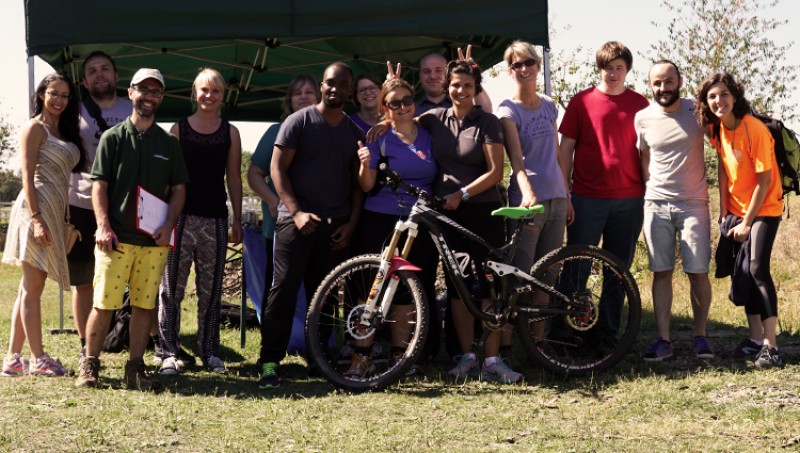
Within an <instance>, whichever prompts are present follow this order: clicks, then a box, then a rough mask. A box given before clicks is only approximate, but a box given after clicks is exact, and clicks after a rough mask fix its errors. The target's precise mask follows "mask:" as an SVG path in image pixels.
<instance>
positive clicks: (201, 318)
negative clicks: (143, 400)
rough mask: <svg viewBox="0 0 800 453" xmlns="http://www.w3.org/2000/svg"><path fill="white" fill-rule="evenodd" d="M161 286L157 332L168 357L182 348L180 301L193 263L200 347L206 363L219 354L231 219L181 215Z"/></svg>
mask: <svg viewBox="0 0 800 453" xmlns="http://www.w3.org/2000/svg"><path fill="white" fill-rule="evenodd" d="M176 228H177V231H176V238H175V242H176V243H175V249H174V250H170V252H169V256H168V257H167V266H166V269H165V271H164V277H163V278H162V280H161V287H160V288H159V293H160V294H159V304H158V331H159V337H160V338H159V342H160V343H161V348H162V350H163V353H164V355H165V356H169V355H175V354H177V353H178V349H179V348H180V341H179V339H178V332H179V331H180V325H181V301H183V296H184V293H185V291H186V282H187V280H188V279H189V270H190V269H191V267H192V263H194V267H195V286H196V288H197V347H198V348H199V350H200V357H201V358H202V359H203V362H204V363H205V362H206V360H207V359H208V358H209V357H211V356H215V357H216V356H218V355H219V323H220V320H219V318H220V314H219V309H220V299H221V297H222V278H223V276H224V273H225V254H226V251H227V244H228V219H227V218H220V219H215V218H210V217H198V216H193V215H185V214H181V216H180V217H179V218H178V225H177V227H176Z"/></svg>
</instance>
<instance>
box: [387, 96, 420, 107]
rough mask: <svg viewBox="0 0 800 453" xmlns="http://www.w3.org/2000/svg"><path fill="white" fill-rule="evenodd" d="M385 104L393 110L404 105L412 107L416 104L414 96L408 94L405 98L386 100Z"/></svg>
mask: <svg viewBox="0 0 800 453" xmlns="http://www.w3.org/2000/svg"><path fill="white" fill-rule="evenodd" d="M383 105H385V106H386V107H389V108H390V109H392V110H399V109H400V108H401V107H403V106H406V107H411V106H412V105H414V98H412V97H411V96H406V97H404V98H403V99H392V100H391V101H388V102H384V103H383Z"/></svg>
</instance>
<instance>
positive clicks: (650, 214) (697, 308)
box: [634, 60, 714, 362]
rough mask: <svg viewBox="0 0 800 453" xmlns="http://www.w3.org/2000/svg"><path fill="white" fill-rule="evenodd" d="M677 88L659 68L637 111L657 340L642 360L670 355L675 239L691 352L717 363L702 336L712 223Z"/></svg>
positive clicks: (676, 78)
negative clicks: (686, 287)
mask: <svg viewBox="0 0 800 453" xmlns="http://www.w3.org/2000/svg"><path fill="white" fill-rule="evenodd" d="M682 82H683V80H682V78H681V75H680V70H679V69H678V67H677V66H676V65H675V63H673V62H671V61H668V60H661V61H658V62H656V63H655V64H654V65H653V67H652V68H651V69H650V73H649V85H650V89H651V90H652V93H653V98H654V100H655V104H651V105H650V106H649V107H647V108H645V109H644V110H641V111H639V112H638V113H637V114H636V117H635V119H634V127H635V128H636V135H637V146H638V148H639V151H640V152H641V157H642V176H643V179H644V181H645V182H646V191H645V196H644V199H645V204H644V227H643V230H644V237H645V242H646V243H647V252H648V256H649V260H650V270H651V271H652V272H653V288H652V294H653V311H654V312H655V318H656V325H657V328H658V335H659V337H658V339H657V340H656V341H655V342H654V343H653V344H652V346H651V347H650V349H648V351H647V352H646V353H645V354H644V360H645V361H651V362H658V361H662V360H668V359H671V358H672V356H673V349H672V341H671V339H670V331H669V325H670V316H671V310H672V274H673V270H674V268H675V242H676V237H677V239H678V243H679V244H680V250H681V258H682V261H683V271H684V272H685V273H686V275H687V276H688V278H689V284H690V294H689V296H690V300H691V305H692V312H693V314H694V339H693V341H692V350H693V351H694V354H695V356H696V357H697V358H700V359H712V358H714V350H713V349H712V347H711V344H710V343H709V342H708V339H707V338H706V324H707V321H708V310H709V307H710V305H711V283H710V282H709V280H708V263H709V261H710V259H711V243H710V237H711V224H710V217H709V211H708V185H707V183H706V173H705V162H704V159H703V129H702V128H701V127H700V126H699V125H698V124H697V119H696V118H695V116H694V102H693V101H691V100H689V99H684V98H681V97H680V89H681V85H682Z"/></svg>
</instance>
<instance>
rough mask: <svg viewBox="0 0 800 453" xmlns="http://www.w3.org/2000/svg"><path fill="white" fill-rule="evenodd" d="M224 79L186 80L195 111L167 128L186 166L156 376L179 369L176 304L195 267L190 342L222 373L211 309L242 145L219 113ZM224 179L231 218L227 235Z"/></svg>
mask: <svg viewBox="0 0 800 453" xmlns="http://www.w3.org/2000/svg"><path fill="white" fill-rule="evenodd" d="M224 93H225V80H224V79H223V78H222V76H221V75H220V73H219V72H217V71H216V70H214V69H210V68H206V69H203V70H201V71H200V73H199V74H198V75H197V78H195V81H194V84H193V85H192V103H193V104H194V105H195V107H196V110H195V112H194V113H193V114H192V115H190V116H189V117H188V118H184V119H183V120H180V121H179V122H178V123H176V124H175V125H173V126H172V129H171V130H170V132H172V133H173V134H175V136H177V137H178V139H179V140H180V143H181V149H182V150H183V155H184V159H185V160H186V167H187V169H188V170H189V184H188V185H187V190H186V204H185V205H184V208H183V212H182V213H181V215H180V217H179V218H178V224H177V226H176V238H175V248H174V249H173V250H171V251H170V252H169V257H168V259H167V267H166V269H165V271H164V278H163V280H162V281H161V288H160V291H159V292H160V300H159V308H158V323H159V341H160V344H161V349H162V355H163V360H162V363H161V374H166V375H171V374H177V373H178V372H180V368H181V365H180V363H179V360H178V356H177V354H178V351H179V349H180V343H179V340H178V332H179V330H180V303H181V301H182V300H183V296H184V291H185V289H186V281H187V280H188V278H189V270H190V268H191V267H192V263H194V265H195V275H196V280H195V285H196V288H197V305H198V310H197V323H198V330H197V345H198V348H199V351H200V357H201V359H202V360H203V365H205V367H206V368H208V369H209V370H211V371H214V372H217V373H224V372H226V371H227V369H226V367H225V363H223V361H222V360H221V359H220V358H219V310H220V299H221V296H222V278H223V276H224V271H225V254H226V251H227V243H228V241H229V240H230V242H233V243H235V244H238V243H240V242H241V241H242V226H241V218H242V177H241V159H242V146H241V139H240V137H239V130H238V129H236V127H234V126H232V125H231V124H229V123H228V122H227V121H226V120H224V119H222V118H221V117H220V111H221V110H222V98H223V95H224ZM226 180H227V185H228V193H229V194H230V199H231V207H232V208H233V214H234V222H233V224H232V225H231V230H230V237H228V208H227V206H226V201H227V194H226V192H225V182H226Z"/></svg>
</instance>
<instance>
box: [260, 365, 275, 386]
mask: <svg viewBox="0 0 800 453" xmlns="http://www.w3.org/2000/svg"><path fill="white" fill-rule="evenodd" d="M278 368H279V365H278V364H277V363H275V362H267V363H265V364H262V365H261V379H259V380H258V388H260V389H276V388H278V387H280V386H281V378H280V376H279V375H278Z"/></svg>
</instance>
